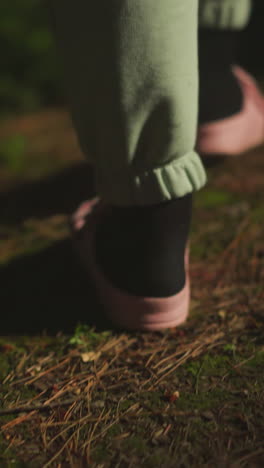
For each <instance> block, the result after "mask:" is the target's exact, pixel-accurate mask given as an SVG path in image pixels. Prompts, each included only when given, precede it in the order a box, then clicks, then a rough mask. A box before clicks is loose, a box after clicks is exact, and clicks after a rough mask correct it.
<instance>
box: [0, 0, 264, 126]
mask: <svg viewBox="0 0 264 468" xmlns="http://www.w3.org/2000/svg"><path fill="white" fill-rule="evenodd" d="M0 11H1V15H0V57H1V60H0V113H1V114H0V115H1V117H3V116H4V115H7V114H10V113H11V114H12V113H21V112H32V111H36V110H38V109H40V108H43V107H49V106H55V107H57V106H61V105H64V104H65V98H64V93H63V88H62V83H61V80H60V69H59V67H60V65H59V62H58V57H57V56H56V50H54V44H53V38H52V33H51V18H50V16H49V11H48V8H47V6H46V4H45V2H44V1H38V0H12V2H10V1H9V0H1V7H0ZM263 27H264V2H263V1H262V0H256V1H255V8H254V13H253V16H252V18H251V22H250V24H249V26H248V28H247V29H246V30H245V31H244V34H243V40H242V43H241V51H240V62H241V64H243V65H244V66H245V67H246V68H248V70H249V71H251V72H252V73H253V74H255V75H264V58H263V45H264V42H263Z"/></svg>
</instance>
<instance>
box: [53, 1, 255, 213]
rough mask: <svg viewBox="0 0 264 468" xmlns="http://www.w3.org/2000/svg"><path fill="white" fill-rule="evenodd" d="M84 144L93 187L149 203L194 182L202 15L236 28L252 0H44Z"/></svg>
mask: <svg viewBox="0 0 264 468" xmlns="http://www.w3.org/2000/svg"><path fill="white" fill-rule="evenodd" d="M48 1H50V8H51V9H52V15H53V19H54V35H55V39H56V42H57V47H58V51H59V55H60V56H61V58H62V64H63V70H64V76H65V87H66V92H67V96H68V102H69V108H70V112H71V116H72V120H73V124H74V127H75V129H76V132H77V136H78V138H79V142H80V146H81V148H82V150H83V152H84V154H85V156H86V157H87V158H88V160H89V161H90V162H91V163H92V165H93V166H94V171H95V180H96V187H97V192H98V195H99V196H100V197H102V198H103V199H105V201H107V202H109V203H111V204H114V205H119V206H121V205H123V206H125V205H150V204H156V203H160V202H162V201H165V200H171V199H173V198H176V197H182V196H184V195H186V194H188V193H190V192H193V191H195V190H198V189H200V188H201V187H203V186H204V184H205V183H206V174H205V170H204V167H203V164H202V162H201V159H200V157H199V155H198V154H197V153H196V151H195V142H196V132H197V115H198V109H197V107H198V47H197V42H198V41H197V37H198V34H197V32H198V19H199V21H200V25H201V26H205V27H213V28H233V29H239V28H242V27H244V26H245V24H246V23H247V21H248V19H249V14H250V9H251V0H203V1H201V2H200V3H199V5H198V0H90V1H88V0H48Z"/></svg>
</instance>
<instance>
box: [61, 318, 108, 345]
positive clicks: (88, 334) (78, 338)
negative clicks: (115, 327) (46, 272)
mask: <svg viewBox="0 0 264 468" xmlns="http://www.w3.org/2000/svg"><path fill="white" fill-rule="evenodd" d="M110 336H112V332H111V331H110V330H106V331H104V332H95V331H94V327H92V326H91V325H87V324H83V323H80V322H78V324H77V325H76V327H75V331H74V334H73V336H72V337H71V338H70V339H69V341H68V343H69V344H71V345H86V348H87V349H91V350H92V349H94V348H95V347H96V346H97V345H98V344H100V343H101V342H102V341H104V340H105V339H106V338H109V337H110Z"/></svg>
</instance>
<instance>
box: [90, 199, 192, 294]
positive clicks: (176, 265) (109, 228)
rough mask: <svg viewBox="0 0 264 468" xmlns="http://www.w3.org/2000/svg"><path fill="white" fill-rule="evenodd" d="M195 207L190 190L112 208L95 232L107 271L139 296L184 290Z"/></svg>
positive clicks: (100, 261) (113, 280) (100, 258)
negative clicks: (159, 200) (154, 202)
mask: <svg viewBox="0 0 264 468" xmlns="http://www.w3.org/2000/svg"><path fill="white" fill-rule="evenodd" d="M191 211H192V195H191V194H190V195H187V196H185V197H182V198H178V199H175V200H172V201H169V202H164V203H161V204H159V205H154V206H146V207H126V208H123V207H122V208H119V207H113V210H112V213H111V214H109V215H108V216H107V217H106V218H105V219H104V221H103V222H102V224H101V225H99V226H98V230H97V235H96V257H97V262H98V264H99V266H100V268H101V269H102V271H103V272H104V274H105V276H106V277H107V278H108V279H109V280H110V281H111V283H112V284H113V285H114V286H116V287H119V288H120V289H122V290H124V291H126V292H128V293H130V294H134V295H139V296H148V297H166V296H171V295H174V294H176V293H177V292H179V291H180V290H181V289H182V288H183V287H184V284H185V268H184V253H185V247H186V243H187V240H188V235H189V228H190V222H191Z"/></svg>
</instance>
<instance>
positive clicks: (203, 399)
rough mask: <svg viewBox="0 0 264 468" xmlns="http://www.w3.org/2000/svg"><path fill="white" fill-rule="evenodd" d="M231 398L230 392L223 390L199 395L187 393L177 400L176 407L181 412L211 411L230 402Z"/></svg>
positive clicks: (214, 390)
mask: <svg viewBox="0 0 264 468" xmlns="http://www.w3.org/2000/svg"><path fill="white" fill-rule="evenodd" d="M230 398H231V395H230V392H228V391H225V390H223V389H213V390H211V391H210V390H209V391H205V392H199V393H198V394H196V393H195V391H193V392H185V393H184V394H181V396H180V398H179V400H177V403H176V406H177V409H178V410H181V411H193V410H197V409H198V410H211V409H215V408H218V407H219V406H220V405H221V404H223V402H225V401H230Z"/></svg>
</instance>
